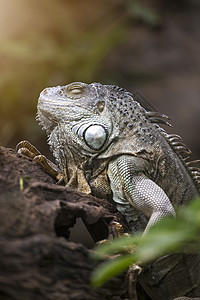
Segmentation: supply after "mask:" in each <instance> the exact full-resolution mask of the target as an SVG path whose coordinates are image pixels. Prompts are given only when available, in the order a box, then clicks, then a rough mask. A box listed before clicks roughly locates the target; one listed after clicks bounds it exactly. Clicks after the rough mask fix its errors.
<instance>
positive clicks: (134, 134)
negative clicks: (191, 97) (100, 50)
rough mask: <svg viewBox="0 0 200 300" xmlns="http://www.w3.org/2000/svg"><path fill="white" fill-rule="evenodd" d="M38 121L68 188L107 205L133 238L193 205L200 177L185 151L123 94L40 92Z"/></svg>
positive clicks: (94, 86) (105, 89)
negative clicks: (104, 200) (123, 220)
mask: <svg viewBox="0 0 200 300" xmlns="http://www.w3.org/2000/svg"><path fill="white" fill-rule="evenodd" d="M38 120H39V121H40V123H41V125H42V126H43V128H44V129H45V130H46V132H47V134H48V141H49V144H50V146H51V150H52V152H53V155H54V157H55V159H56V161H57V164H58V166H59V168H60V170H61V172H62V174H63V176H64V177H65V181H66V182H70V184H71V186H73V187H74V188H76V189H78V190H81V191H83V192H87V193H90V192H91V193H92V194H94V195H96V196H98V197H108V198H111V196H112V198H113V200H114V201H115V202H116V205H117V208H118V210H119V211H120V212H122V214H124V215H125V217H126V219H127V221H128V223H129V226H130V228H131V230H132V231H133V232H136V231H137V230H145V229H146V230H147V229H148V228H149V226H151V225H152V224H154V223H155V222H157V221H158V220H160V219H161V218H163V217H164V216H166V215H171V216H175V207H176V206H177V205H183V204H187V203H188V202H189V201H190V200H191V199H193V198H195V197H197V195H198V194H199V192H198V184H199V182H200V172H199V169H198V168H196V167H192V168H191V167H189V165H192V162H187V160H186V159H184V158H183V157H184V156H185V154H187V156H188V155H189V154H190V151H189V149H188V148H187V147H186V146H185V145H184V144H183V143H182V141H181V139H180V137H179V136H177V135H168V134H167V133H166V132H165V131H164V130H163V129H162V128H160V127H159V126H158V125H157V123H164V124H168V122H167V117H166V116H165V115H162V114H160V113H157V112H149V111H146V110H145V109H144V108H143V107H142V106H141V105H140V104H139V102H138V101H136V100H135V99H134V97H133V95H132V94H131V93H129V92H127V91H126V90H124V89H122V88H119V87H117V86H112V85H102V84H100V83H91V84H85V83H80V82H76V83H71V84H69V85H66V86H57V87H52V88H47V89H45V90H44V91H43V92H42V93H41V94H40V98H39V101H38Z"/></svg>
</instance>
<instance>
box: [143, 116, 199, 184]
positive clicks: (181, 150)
mask: <svg viewBox="0 0 200 300" xmlns="http://www.w3.org/2000/svg"><path fill="white" fill-rule="evenodd" d="M146 114H147V116H148V119H149V120H150V121H151V122H152V123H155V125H156V126H157V127H158V128H159V130H160V132H161V133H162V134H163V135H164V136H165V138H166V139H167V141H168V143H169V144H170V146H171V147H172V149H173V150H174V151H175V152H176V153H177V154H178V155H179V157H180V158H181V159H182V160H183V162H184V164H185V166H186V168H187V170H188V171H189V173H190V175H191V176H192V178H193V180H194V182H195V183H196V184H197V187H198V189H199V190H200V167H199V166H198V164H199V163H200V160H193V161H190V155H191V150H190V149H189V148H188V147H187V146H186V145H185V144H184V143H183V140H182V138H181V137H180V136H179V135H177V134H167V133H166V131H165V130H164V129H163V128H160V127H159V126H158V125H157V124H158V123H160V124H164V125H167V126H170V127H171V126H172V125H171V124H170V123H169V122H168V121H169V120H170V118H169V117H168V116H166V115H164V114H162V113H159V112H153V111H147V112H146Z"/></svg>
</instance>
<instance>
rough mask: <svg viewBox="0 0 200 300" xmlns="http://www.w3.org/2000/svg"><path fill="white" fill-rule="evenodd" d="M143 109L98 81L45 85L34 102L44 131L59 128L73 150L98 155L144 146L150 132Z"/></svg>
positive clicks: (122, 92)
mask: <svg viewBox="0 0 200 300" xmlns="http://www.w3.org/2000/svg"><path fill="white" fill-rule="evenodd" d="M144 112H145V110H144V109H143V108H142V107H141V106H140V105H139V103H138V102H137V101H134V99H133V96H132V94H131V93H129V92H127V91H126V90H124V89H122V88H119V87H117V86H112V85H102V84H100V83H91V84H85V83H81V82H75V83H71V84H68V85H65V86H57V87H52V88H46V89H45V90H43V91H42V93H41V94H40V98H39V101H38V119H39V120H40V123H41V124H42V125H43V127H44V129H45V130H46V131H47V133H48V134H51V132H52V131H55V128H62V132H63V135H66V139H67V140H68V141H69V138H70V140H71V143H72V144H74V145H75V147H76V149H80V151H81V150H83V151H84V153H87V154H88V155H96V154H98V155H101V157H108V156H112V155H116V154H118V153H119V152H122V153H126V152H128V153H130V152H131V153H132V152H133V150H134V149H136V150H137V148H138V147H139V148H141V147H140V144H141V143H142V147H144V136H145V135H146V136H148V132H147V131H149V132H150V128H149V124H147V117H146V115H145V113H144ZM144 131H146V132H145V135H144ZM133 137H135V143H134V142H133V141H134V138H133ZM130 139H131V141H129V140H130ZM148 144H149V143H148Z"/></svg>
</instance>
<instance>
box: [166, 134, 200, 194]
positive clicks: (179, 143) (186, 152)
mask: <svg viewBox="0 0 200 300" xmlns="http://www.w3.org/2000/svg"><path fill="white" fill-rule="evenodd" d="M164 135H165V138H166V139H167V141H168V142H169V144H170V145H171V147H172V148H173V149H174V151H175V152H176V153H177V154H178V155H179V157H181V158H182V160H183V161H184V163H185V165H186V168H187V169H188V171H189V172H190V174H191V176H192V178H193V179H194V182H195V183H196V184H197V186H198V189H199V190H200V167H199V166H198V164H199V163H200V159H197V160H193V161H190V155H191V150H190V149H189V148H188V147H187V146H186V145H185V144H184V143H183V140H182V139H181V137H180V136H179V135H177V134H167V133H166V132H165V134H164Z"/></svg>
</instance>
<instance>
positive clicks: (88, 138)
mask: <svg viewBox="0 0 200 300" xmlns="http://www.w3.org/2000/svg"><path fill="white" fill-rule="evenodd" d="M107 135H108V134H107V131H106V129H105V128H104V127H103V126H101V125H91V126H89V127H88V128H86V129H85V131H84V134H83V137H84V140H85V142H86V144H87V145H88V147H90V148H92V149H93V150H100V149H101V148H102V147H103V145H104V143H105V141H106V139H107Z"/></svg>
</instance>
